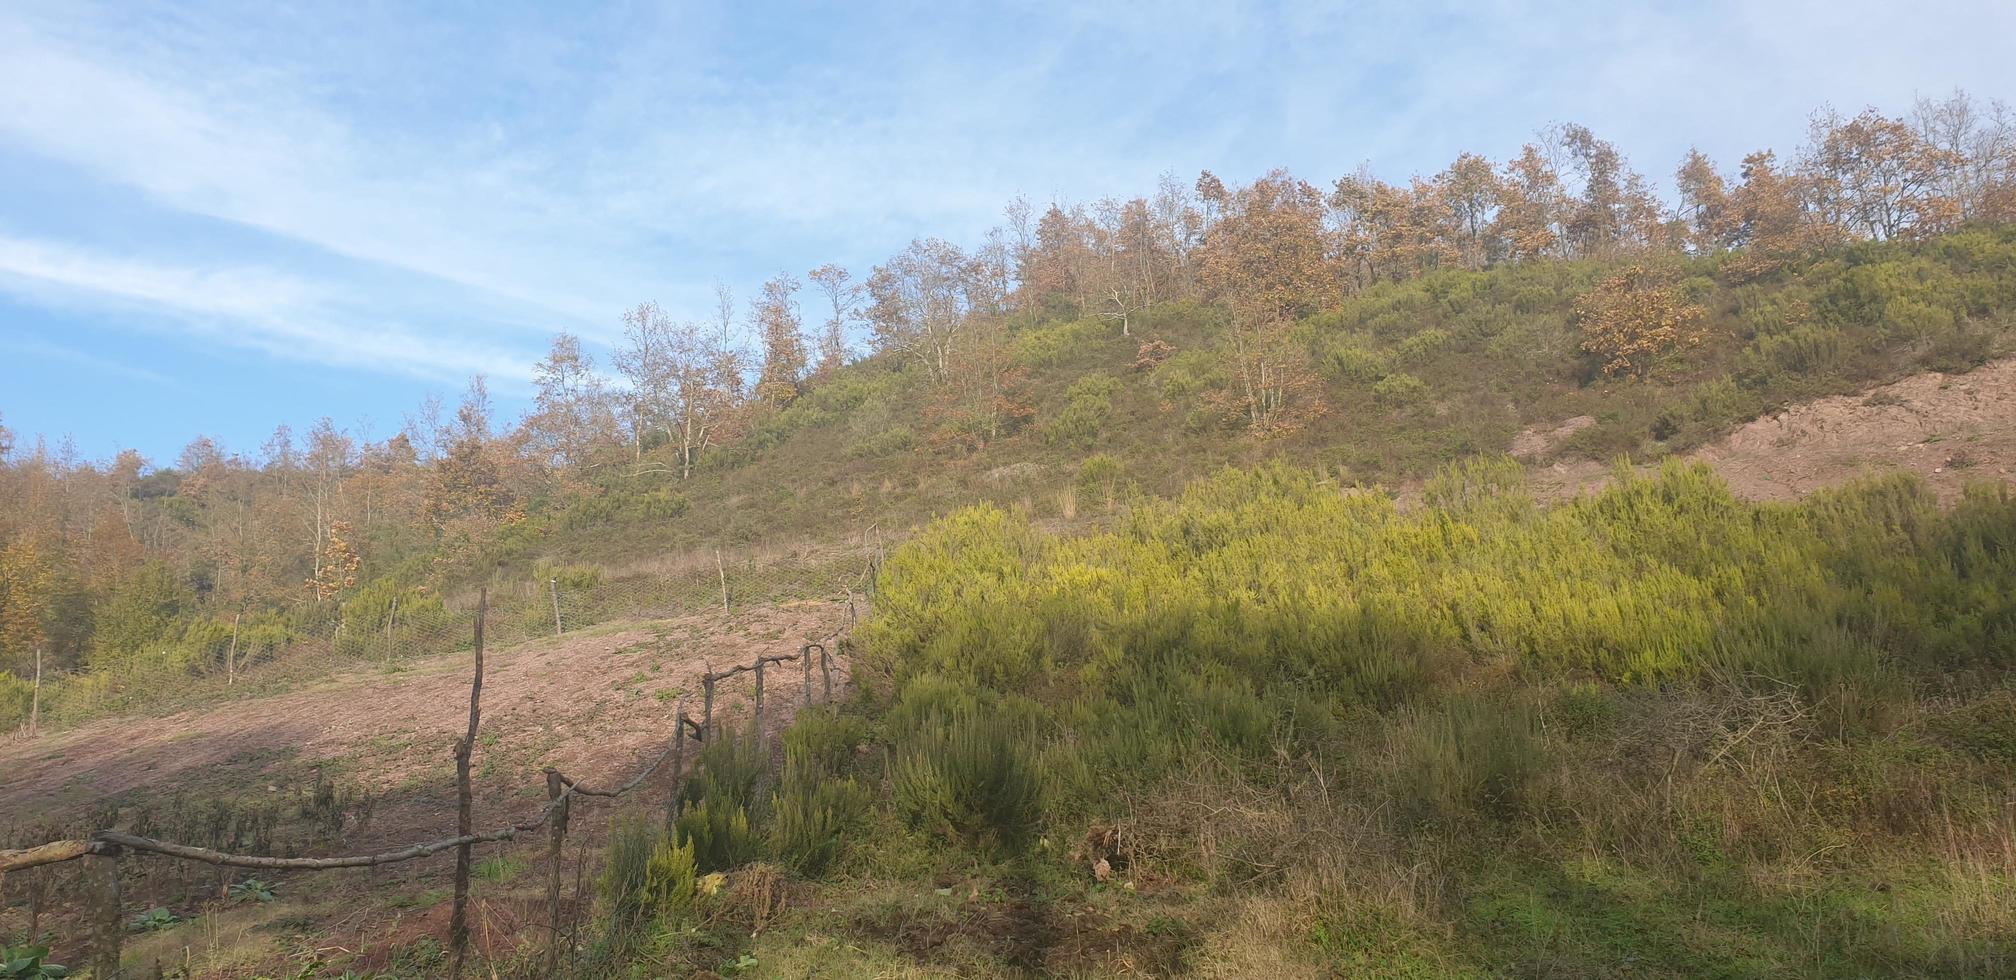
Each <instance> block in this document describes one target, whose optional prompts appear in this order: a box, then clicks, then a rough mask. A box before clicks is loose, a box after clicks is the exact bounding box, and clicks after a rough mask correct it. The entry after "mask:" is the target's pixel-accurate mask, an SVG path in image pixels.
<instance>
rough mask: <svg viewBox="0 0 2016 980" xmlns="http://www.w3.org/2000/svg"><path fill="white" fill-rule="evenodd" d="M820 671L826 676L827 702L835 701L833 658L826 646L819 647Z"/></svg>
mask: <svg viewBox="0 0 2016 980" xmlns="http://www.w3.org/2000/svg"><path fill="white" fill-rule="evenodd" d="M819 673H820V675H821V676H823V677H825V678H826V703H827V704H832V703H833V658H832V657H830V656H827V654H826V648H825V647H824V646H823V645H822V646H821V647H820V648H819Z"/></svg>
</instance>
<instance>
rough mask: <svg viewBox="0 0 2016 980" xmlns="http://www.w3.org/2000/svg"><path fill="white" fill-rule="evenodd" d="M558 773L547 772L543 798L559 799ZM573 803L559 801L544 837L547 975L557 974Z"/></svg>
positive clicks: (554, 975)
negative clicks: (563, 863)
mask: <svg viewBox="0 0 2016 980" xmlns="http://www.w3.org/2000/svg"><path fill="white" fill-rule="evenodd" d="M565 791H566V790H565V787H564V786H563V785H562V784H561V782H560V770H558V769H548V770H546V798H547V799H548V800H559V799H560V794H561V793H563V792H565ZM573 802H574V801H573V800H571V799H568V800H560V805H559V807H557V808H556V809H555V810H554V811H553V825H552V828H551V829H550V830H549V831H548V832H547V836H546V928H547V936H546V975H547V976H549V977H557V976H559V975H560V854H561V848H563V847H565V846H566V844H567V811H568V809H569V808H570V807H572V805H573Z"/></svg>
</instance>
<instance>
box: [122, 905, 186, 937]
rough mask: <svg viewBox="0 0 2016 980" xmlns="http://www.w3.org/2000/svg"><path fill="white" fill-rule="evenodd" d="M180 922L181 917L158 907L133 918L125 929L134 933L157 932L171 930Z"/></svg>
mask: <svg viewBox="0 0 2016 980" xmlns="http://www.w3.org/2000/svg"><path fill="white" fill-rule="evenodd" d="M181 922H182V917H181V916H179V915H176V914H175V913H173V912H171V911H169V910H167V909H165V908H162V907H160V906H155V907H154V908H151V909H148V910H147V911H145V912H142V913H140V914H139V915H136V916H134V917H133V921H131V922H129V923H127V924H126V927H127V928H128V929H131V930H133V931H134V932H159V931H161V930H163V929H170V928H173V927H175V926H177V925H179V924H181Z"/></svg>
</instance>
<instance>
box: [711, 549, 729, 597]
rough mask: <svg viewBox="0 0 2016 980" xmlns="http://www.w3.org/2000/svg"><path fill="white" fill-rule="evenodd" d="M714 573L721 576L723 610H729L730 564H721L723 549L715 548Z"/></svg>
mask: <svg viewBox="0 0 2016 980" xmlns="http://www.w3.org/2000/svg"><path fill="white" fill-rule="evenodd" d="M714 573H715V574H717V575H719V576H721V611H722V612H724V613H725V612H727V611H728V566H726V565H723V564H721V549H719V548H716V549H714Z"/></svg>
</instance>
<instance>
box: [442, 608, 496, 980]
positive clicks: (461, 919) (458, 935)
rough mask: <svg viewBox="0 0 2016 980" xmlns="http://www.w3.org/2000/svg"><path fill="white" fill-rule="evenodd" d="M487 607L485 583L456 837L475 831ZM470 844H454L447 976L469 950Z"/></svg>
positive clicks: (459, 760)
mask: <svg viewBox="0 0 2016 980" xmlns="http://www.w3.org/2000/svg"><path fill="white" fill-rule="evenodd" d="M489 611H490V590H489V589H488V588H487V587H486V588H483V589H480V590H478V591H477V593H476V676H475V679H473V680H471V681H470V682H469V732H468V734H466V735H464V736H462V740H461V741H460V742H457V743H455V833H456V835H457V836H460V837H468V836H469V835H471V834H473V833H475V832H476V830H475V817H474V814H473V813H472V812H471V810H472V809H473V806H474V802H475V800H474V794H473V793H472V792H471V791H470V788H469V757H470V755H472V754H473V753H474V752H475V751H476V726H477V724H478V723H479V722H480V721H481V720H482V715H483V620H484V619H485V618H486V617H487V616H488V615H489ZM473 846H474V845H471V844H459V845H457V846H456V848H455V910H454V912H453V914H452V915H451V916H450V917H449V920H448V944H449V945H450V946H451V947H452V948H453V949H454V956H453V965H452V966H451V967H450V972H449V976H456V977H459V976H461V975H462V961H463V958H464V957H465V956H466V955H467V954H468V952H469V858H470V852H471V850H472V849H473Z"/></svg>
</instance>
